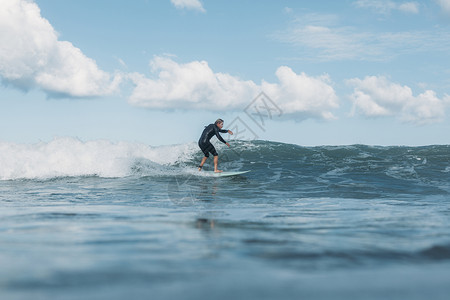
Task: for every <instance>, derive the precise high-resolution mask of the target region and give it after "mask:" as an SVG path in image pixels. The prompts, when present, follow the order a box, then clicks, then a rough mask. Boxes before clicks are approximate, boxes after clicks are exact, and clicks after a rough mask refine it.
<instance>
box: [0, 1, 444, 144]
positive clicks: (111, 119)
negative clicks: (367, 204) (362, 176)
mask: <svg viewBox="0 0 450 300" xmlns="http://www.w3.org/2000/svg"><path fill="white" fill-rule="evenodd" d="M448 53H450V0H429V1H394V0H342V1H331V0H329V1H325V0H318V1H294V0H279V1H270V0H259V1H253V0H252V1H250V0H239V1H237V0H214V1H213V0H154V1H151V0H133V1H125V0H123V1H122V0H115V1H110V0H96V1H90V0H77V1H73V0H58V1H55V0H34V1H33V0H0V82H1V83H0V142H14V143H36V142H42V141H51V140H52V139H54V138H58V137H75V138H79V139H81V140H84V141H88V140H97V139H107V140H112V141H132V142H142V143H146V144H149V145H154V146H157V145H171V144H183V143H190V142H194V141H197V140H198V138H199V136H200V134H201V131H202V129H203V128H204V126H206V125H208V124H210V123H213V122H214V121H215V120H216V119H217V118H222V119H224V120H225V124H224V128H227V129H231V130H232V131H234V133H235V134H234V135H233V136H229V135H225V136H224V138H225V139H227V140H230V141H232V140H233V139H242V140H254V139H259V140H271V141H277V142H285V143H293V144H298V145H304V146H315V145H348V144H368V145H413V146H417V145H430V144H450V134H448V132H449V129H450V116H449V112H450V110H449V106H450V59H449V58H448Z"/></svg>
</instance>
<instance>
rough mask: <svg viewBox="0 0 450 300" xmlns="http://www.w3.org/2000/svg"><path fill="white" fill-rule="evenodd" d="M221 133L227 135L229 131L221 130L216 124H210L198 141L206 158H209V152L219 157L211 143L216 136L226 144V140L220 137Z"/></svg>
mask: <svg viewBox="0 0 450 300" xmlns="http://www.w3.org/2000/svg"><path fill="white" fill-rule="evenodd" d="M220 132H222V133H227V132H228V130H225V129H220V128H219V127H218V126H217V125H216V124H209V125H208V126H206V128H205V130H203V133H202V136H201V137H200V139H199V140H198V146H199V147H200V149H202V151H203V153H204V154H205V156H206V157H209V152H211V154H212V155H213V156H217V155H218V154H217V152H216V148H214V146H213V145H212V144H211V142H210V141H209V140H210V139H211V138H212V137H213V136H214V135H215V136H217V138H218V139H219V141H221V142H222V143H224V144H226V143H227V142H225V140H224V139H223V138H222V137H221V136H220V134H219V133H220Z"/></svg>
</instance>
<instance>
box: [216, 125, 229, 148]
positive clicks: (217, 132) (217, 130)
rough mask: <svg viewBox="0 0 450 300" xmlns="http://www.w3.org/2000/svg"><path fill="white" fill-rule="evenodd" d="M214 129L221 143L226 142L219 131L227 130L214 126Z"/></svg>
mask: <svg viewBox="0 0 450 300" xmlns="http://www.w3.org/2000/svg"><path fill="white" fill-rule="evenodd" d="M215 129H216V136H217V138H218V139H219V141H221V142H222V143H224V144H226V143H227V142H225V140H224V139H223V138H222V136H221V135H220V134H219V132H228V130H220V129H219V127H217V126H216V127H215Z"/></svg>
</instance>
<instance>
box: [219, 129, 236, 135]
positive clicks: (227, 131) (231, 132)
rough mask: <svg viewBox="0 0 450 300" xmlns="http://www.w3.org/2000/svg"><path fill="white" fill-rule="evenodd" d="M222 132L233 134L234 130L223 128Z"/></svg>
mask: <svg viewBox="0 0 450 300" xmlns="http://www.w3.org/2000/svg"><path fill="white" fill-rule="evenodd" d="M220 132H221V133H229V134H231V135H233V131H231V130H228V129H221V130H220Z"/></svg>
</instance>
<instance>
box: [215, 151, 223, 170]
mask: <svg viewBox="0 0 450 300" xmlns="http://www.w3.org/2000/svg"><path fill="white" fill-rule="evenodd" d="M218 163H219V155H214V172H216V173H219V172H222V170H218V169H217V164H218Z"/></svg>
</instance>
